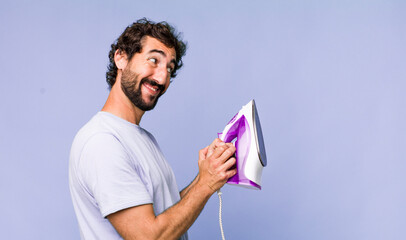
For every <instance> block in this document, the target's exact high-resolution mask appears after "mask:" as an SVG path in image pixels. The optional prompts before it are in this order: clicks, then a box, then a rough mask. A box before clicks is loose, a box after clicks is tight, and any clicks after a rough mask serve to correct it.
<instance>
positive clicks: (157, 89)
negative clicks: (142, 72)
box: [141, 78, 165, 95]
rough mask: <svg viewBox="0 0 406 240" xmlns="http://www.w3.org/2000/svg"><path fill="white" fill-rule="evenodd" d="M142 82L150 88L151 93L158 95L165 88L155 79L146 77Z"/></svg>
mask: <svg viewBox="0 0 406 240" xmlns="http://www.w3.org/2000/svg"><path fill="white" fill-rule="evenodd" d="M141 84H142V86H144V87H145V88H146V89H148V90H149V92H150V94H151V95H157V94H159V93H160V92H162V91H163V89H164V88H165V87H164V86H162V85H161V84H158V83H156V82H155V81H152V80H150V79H145V78H144V79H142V81H141Z"/></svg>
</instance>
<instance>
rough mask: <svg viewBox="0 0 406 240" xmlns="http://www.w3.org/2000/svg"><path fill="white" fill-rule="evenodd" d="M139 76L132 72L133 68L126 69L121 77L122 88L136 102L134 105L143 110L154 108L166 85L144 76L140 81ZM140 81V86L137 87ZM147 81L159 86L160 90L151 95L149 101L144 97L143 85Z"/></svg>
mask: <svg viewBox="0 0 406 240" xmlns="http://www.w3.org/2000/svg"><path fill="white" fill-rule="evenodd" d="M138 76H139V75H138V74H136V73H134V72H132V71H131V70H129V69H124V71H123V76H122V77H121V89H122V90H123V92H124V94H125V95H126V96H127V98H128V99H130V101H131V102H132V103H133V104H134V106H136V107H137V108H139V109H141V110H142V111H149V110H152V109H154V107H155V105H156V104H157V103H158V99H159V97H160V96H162V94H163V91H164V89H165V87H164V86H163V85H161V84H158V83H157V82H155V81H153V80H151V79H148V78H143V79H141V80H140V81H139V80H138ZM138 82H139V84H138V88H136V86H137V83H138ZM145 82H148V84H150V85H151V86H156V87H158V91H159V94H158V95H156V96H149V100H150V102H149V103H146V102H145V101H144V99H142V92H141V86H142V84H143V83H145Z"/></svg>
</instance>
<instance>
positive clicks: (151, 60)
mask: <svg viewBox="0 0 406 240" xmlns="http://www.w3.org/2000/svg"><path fill="white" fill-rule="evenodd" d="M142 46H143V47H142V50H141V52H140V53H136V54H134V56H133V57H132V59H131V60H130V61H129V62H128V64H127V66H126V67H125V68H124V70H123V74H122V77H121V89H122V90H123V92H124V94H125V95H126V96H127V97H128V99H130V101H131V102H132V103H133V104H134V105H135V106H136V107H138V108H139V109H141V110H142V111H148V110H151V109H153V108H154V107H155V105H156V103H157V102H158V99H159V97H160V96H161V95H162V94H164V93H165V91H166V90H167V89H168V87H169V83H170V77H171V71H172V70H173V69H174V68H175V60H176V53H175V49H174V48H168V47H167V46H165V45H164V44H163V43H161V42H160V41H159V40H157V39H155V38H152V37H148V36H147V37H145V38H144V39H143V40H142Z"/></svg>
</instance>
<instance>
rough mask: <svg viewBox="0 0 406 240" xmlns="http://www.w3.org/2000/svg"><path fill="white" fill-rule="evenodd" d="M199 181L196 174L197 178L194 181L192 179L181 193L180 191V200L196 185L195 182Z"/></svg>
mask: <svg viewBox="0 0 406 240" xmlns="http://www.w3.org/2000/svg"><path fill="white" fill-rule="evenodd" d="M198 180H199V174H197V176H196V177H195V179H193V181H192V182H191V183H190V184H189V185H188V186H186V187H185V188H184V189H183V190H182V191H180V193H179V194H180V198H183V197H184V196H185V195H186V194H187V193H188V192H189V190H190V189H191V188H192V187H193V186H194V185H195V184H196V183H197V181H198Z"/></svg>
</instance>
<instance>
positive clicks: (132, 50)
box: [106, 18, 186, 89]
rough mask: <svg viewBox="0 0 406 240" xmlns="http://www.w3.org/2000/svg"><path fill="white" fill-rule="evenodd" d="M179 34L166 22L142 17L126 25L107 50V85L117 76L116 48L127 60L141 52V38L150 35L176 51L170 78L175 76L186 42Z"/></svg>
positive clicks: (111, 83)
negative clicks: (157, 21)
mask: <svg viewBox="0 0 406 240" xmlns="http://www.w3.org/2000/svg"><path fill="white" fill-rule="evenodd" d="M180 35H181V34H180V33H177V32H176V30H175V29H174V28H173V27H172V26H171V25H169V24H168V23H167V22H159V23H155V22H153V21H150V20H147V19H146V18H142V19H140V20H138V21H136V22H134V23H133V24H131V25H130V26H128V27H127V28H126V29H125V30H124V32H123V33H122V34H121V36H120V37H119V38H118V39H117V40H116V41H115V42H114V43H113V44H111V50H110V52H109V60H110V63H109V65H108V67H107V72H106V81H107V83H108V84H109V87H110V89H111V87H112V86H113V85H114V83H115V82H116V77H117V66H116V63H115V62H114V53H115V52H116V50H117V49H118V50H119V51H123V52H124V53H126V54H127V57H128V59H129V60H131V58H132V57H133V56H134V54H136V53H139V52H141V50H142V43H141V42H142V39H143V38H144V37H145V36H150V37H153V38H156V39H158V40H159V41H160V42H162V43H163V44H165V46H167V47H169V48H174V49H175V52H176V62H175V68H174V70H173V71H172V72H171V78H174V77H176V71H177V70H178V69H180V68H181V67H182V65H183V62H182V57H183V56H184V55H185V53H186V43H185V42H183V41H182V40H181V36H180Z"/></svg>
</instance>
